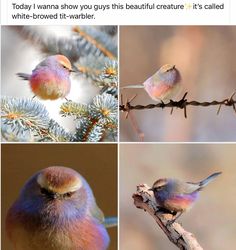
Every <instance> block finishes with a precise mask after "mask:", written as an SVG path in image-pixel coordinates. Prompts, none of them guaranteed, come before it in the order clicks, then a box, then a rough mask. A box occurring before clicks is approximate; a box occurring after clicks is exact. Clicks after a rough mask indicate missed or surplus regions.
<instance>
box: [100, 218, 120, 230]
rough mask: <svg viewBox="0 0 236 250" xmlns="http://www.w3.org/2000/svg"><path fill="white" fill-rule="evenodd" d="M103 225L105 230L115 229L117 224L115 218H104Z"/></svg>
mask: <svg viewBox="0 0 236 250" xmlns="http://www.w3.org/2000/svg"><path fill="white" fill-rule="evenodd" d="M103 224H104V226H105V227H106V228H109V227H116V226H117V224H118V221H117V217H106V218H105V220H104V222H103Z"/></svg>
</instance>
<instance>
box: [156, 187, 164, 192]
mask: <svg viewBox="0 0 236 250" xmlns="http://www.w3.org/2000/svg"><path fill="white" fill-rule="evenodd" d="M162 188H163V186H159V187H155V190H156V191H159V190H161V189H162Z"/></svg>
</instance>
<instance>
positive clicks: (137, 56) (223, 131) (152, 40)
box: [120, 26, 236, 141]
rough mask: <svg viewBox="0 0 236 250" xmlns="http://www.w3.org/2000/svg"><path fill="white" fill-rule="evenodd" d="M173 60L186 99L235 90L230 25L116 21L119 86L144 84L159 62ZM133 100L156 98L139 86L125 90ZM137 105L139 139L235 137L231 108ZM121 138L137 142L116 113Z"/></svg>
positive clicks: (235, 33) (234, 39)
mask: <svg viewBox="0 0 236 250" xmlns="http://www.w3.org/2000/svg"><path fill="white" fill-rule="evenodd" d="M166 63H169V64H174V65H176V67H177V68H178V69H179V71H180V72H181V75H182V84H183V89H182V92H181V93H180V94H179V96H177V97H176V98H174V99H176V100H179V99H180V98H181V97H182V96H183V94H184V93H185V92H188V95H187V99H188V100H189V101H190V100H197V101H201V102H202V101H213V100H218V101H221V100H223V99H225V98H228V97H229V96H230V95H231V94H232V93H233V92H234V91H236V67H235V65H236V27H235V26H121V27H120V86H121V87H122V86H125V85H129V84H140V83H143V82H144V81H145V80H146V79H147V78H149V77H150V76H152V75H153V74H154V73H155V72H156V71H157V70H158V69H159V68H160V67H161V66H162V65H164V64H166ZM121 93H122V94H123V96H124V99H125V98H131V97H132V96H134V94H137V97H136V98H135V100H134V101H133V102H132V104H133V105H135V104H142V105H147V104H150V103H155V102H154V101H153V100H152V99H151V98H150V97H149V96H148V94H147V93H146V92H145V90H144V89H124V90H122V91H121ZM216 112H217V107H214V106H213V107H212V106H211V107H192V106H189V107H188V108H187V114H188V118H187V119H185V118H184V114H183V110H174V113H173V114H172V115H170V109H164V110H161V109H152V110H141V111H139V110H136V111H134V112H133V114H134V116H135V118H136V120H137V124H138V126H139V128H140V129H141V130H142V132H143V133H144V135H145V137H144V141H235V140H236V133H235V130H236V114H235V112H234V111H233V109H232V107H230V108H229V107H222V109H221V112H220V114H219V116H217V115H216ZM120 140H121V141H138V140H139V138H138V136H137V133H135V131H134V130H133V129H132V126H131V125H130V121H129V120H125V119H124V115H123V114H122V113H121V115H120Z"/></svg>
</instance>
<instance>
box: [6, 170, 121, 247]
mask: <svg viewBox="0 0 236 250" xmlns="http://www.w3.org/2000/svg"><path fill="white" fill-rule="evenodd" d="M116 223H117V219H116V218H115V217H108V218H107V219H105V218H104V215H103V213H102V211H101V210H100V208H99V207H98V206H97V204H96V201H95V198H94V195H93V192H92V190H91V188H90V186H89V184H88V183H87V181H86V180H85V179H84V178H83V177H82V176H81V175H80V174H79V173H77V172H76V171H75V170H73V169H71V168H66V167H54V166H53V167H48V168H45V169H43V170H41V171H39V172H37V173H36V174H34V175H33V176H32V177H31V178H30V179H29V180H28V181H27V182H26V183H25V185H24V187H23V188H22V190H21V192H20V195H19V197H18V198H17V200H16V201H15V202H14V203H13V205H12V206H11V207H10V209H9V210H8V213H7V217H6V232H7V236H8V238H9V240H10V241H11V242H12V244H13V249H14V250H42V249H43V250H105V249H107V248H108V245H109V241H110V239H109V235H108V232H107V230H106V227H109V226H114V225H116Z"/></svg>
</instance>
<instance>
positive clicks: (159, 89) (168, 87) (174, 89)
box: [122, 64, 181, 102]
mask: <svg viewBox="0 0 236 250" xmlns="http://www.w3.org/2000/svg"><path fill="white" fill-rule="evenodd" d="M130 88H144V89H145V90H146V92H147V93H148V95H149V96H150V97H151V98H152V99H153V100H154V101H161V102H167V101H169V100H170V99H172V98H174V97H175V96H176V95H177V94H178V92H179V91H180V89H181V75H180V72H179V70H178V69H177V68H176V66H175V65H172V64H165V65H164V66H162V67H161V68H160V69H159V70H158V71H157V72H156V73H155V74H154V75H152V76H151V77H149V78H148V79H147V80H145V81H144V82H143V83H142V84H137V85H135V84H134V85H127V86H124V87H122V89H130Z"/></svg>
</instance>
